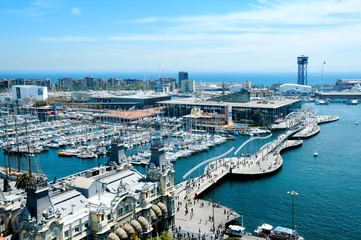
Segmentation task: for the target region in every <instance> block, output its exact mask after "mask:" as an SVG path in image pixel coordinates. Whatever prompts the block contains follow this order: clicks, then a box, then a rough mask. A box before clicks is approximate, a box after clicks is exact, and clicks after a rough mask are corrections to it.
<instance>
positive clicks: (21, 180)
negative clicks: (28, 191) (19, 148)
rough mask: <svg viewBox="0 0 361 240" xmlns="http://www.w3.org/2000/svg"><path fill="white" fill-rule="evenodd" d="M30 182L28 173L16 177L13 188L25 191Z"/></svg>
mask: <svg viewBox="0 0 361 240" xmlns="http://www.w3.org/2000/svg"><path fill="white" fill-rule="evenodd" d="M30 180H31V174H30V173H29V172H26V173H23V174H21V175H18V176H17V178H16V183H15V187H16V188H17V189H25V187H26V186H27V185H28V183H29V182H30Z"/></svg>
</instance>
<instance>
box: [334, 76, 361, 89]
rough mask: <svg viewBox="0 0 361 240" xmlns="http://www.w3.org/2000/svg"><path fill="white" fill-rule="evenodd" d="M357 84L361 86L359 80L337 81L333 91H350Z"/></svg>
mask: <svg viewBox="0 0 361 240" xmlns="http://www.w3.org/2000/svg"><path fill="white" fill-rule="evenodd" d="M357 84H361V79H337V81H336V86H335V90H336V91H339V92H342V91H345V90H351V89H352V88H353V87H354V86H355V85H357Z"/></svg>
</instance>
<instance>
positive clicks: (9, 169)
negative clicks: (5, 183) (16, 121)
mask: <svg viewBox="0 0 361 240" xmlns="http://www.w3.org/2000/svg"><path fill="white" fill-rule="evenodd" d="M4 123H5V131H6V148H7V152H8V154H7V168H6V167H5V168H6V169H7V171H6V174H9V173H10V172H11V167H10V149H9V132H8V127H7V124H6V118H5V117H4Z"/></svg>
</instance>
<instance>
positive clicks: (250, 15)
mask: <svg viewBox="0 0 361 240" xmlns="http://www.w3.org/2000/svg"><path fill="white" fill-rule="evenodd" d="M0 53H1V54H0V56H1V57H0V71H3V72H4V71H15V72H16V71H55V72H62V71H92V72H95V71H99V72H101V71H103V72H104V71H112V72H143V71H152V72H155V71H157V70H159V69H160V70H161V71H163V72H172V71H173V72H177V71H188V72H295V71H297V56H300V55H306V56H308V57H309V63H308V71H309V72H320V71H321V68H325V71H326V70H327V71H333V72H361V71H360V66H361V3H360V0H342V1H341V0H323V1H317V0H302V1H298V0H292V1H289V0H284V1H282V0H274V1H268V0H253V1H251V0H249V1H248V0H219V1H212V0H182V1H164V0H162V1H161V0H102V1H97V0H31V1H28V0H20V1H13V0H1V1H0ZM324 63H325V64H324Z"/></svg>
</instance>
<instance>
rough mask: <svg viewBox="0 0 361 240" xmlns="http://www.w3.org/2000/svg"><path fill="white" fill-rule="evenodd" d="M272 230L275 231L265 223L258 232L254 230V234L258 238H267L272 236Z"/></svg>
mask: <svg viewBox="0 0 361 240" xmlns="http://www.w3.org/2000/svg"><path fill="white" fill-rule="evenodd" d="M272 229H273V227H272V225H269V224H267V223H264V224H262V225H261V226H259V227H258V228H257V229H256V230H254V232H255V234H256V236H257V237H263V238H267V237H268V236H269V235H270V233H271V231H272Z"/></svg>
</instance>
